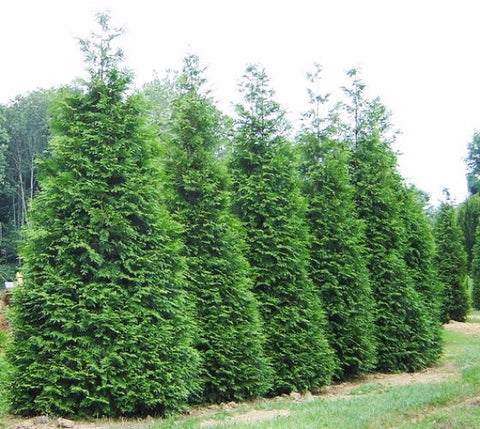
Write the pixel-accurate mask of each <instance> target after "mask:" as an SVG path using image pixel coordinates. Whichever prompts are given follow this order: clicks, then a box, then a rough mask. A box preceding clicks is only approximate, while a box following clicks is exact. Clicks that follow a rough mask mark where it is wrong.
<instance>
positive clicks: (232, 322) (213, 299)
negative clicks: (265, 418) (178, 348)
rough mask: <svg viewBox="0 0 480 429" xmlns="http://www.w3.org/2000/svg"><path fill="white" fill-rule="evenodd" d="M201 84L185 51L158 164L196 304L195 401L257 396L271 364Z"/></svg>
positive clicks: (213, 116) (214, 121) (216, 126)
mask: <svg viewBox="0 0 480 429" xmlns="http://www.w3.org/2000/svg"><path fill="white" fill-rule="evenodd" d="M203 83H204V79H203V77H202V73H201V70H200V69H199V65H198V58H197V57H194V56H190V57H187V58H186V59H185V63H184V70H183V74H182V75H180V77H179V88H178V90H177V91H178V95H177V96H176V98H175V99H174V100H173V107H172V120H171V125H170V128H171V138H170V141H169V145H168V161H167V169H166V170H167V172H168V174H169V184H170V186H171V187H172V196H171V202H170V207H171V210H172V212H173V214H174V217H175V219H176V220H178V222H180V223H181V224H183V225H184V231H183V240H184V243H185V247H184V254H185V256H186V261H187V267H188V271H187V278H188V287H189V291H190V293H191V295H192V296H193V297H194V300H195V302H196V318H197V323H198V334H197V343H196V346H197V349H198V351H199V353H200V356H201V357H202V361H203V366H202V372H201V382H202V390H201V391H200V394H199V400H200V401H204V402H222V401H232V400H242V399H246V398H251V397H257V396H261V395H262V394H264V393H265V392H266V391H267V389H268V388H269V387H270V378H271V370H270V367H269V365H268V362H267V360H266V359H265V357H264V353H263V343H264V341H265V340H264V336H263V334H262V332H261V324H260V315H259V311H258V305H257V302H256V299H255V297H254V295H253V293H252V291H251V287H252V284H251V281H250V279H249V275H250V270H249V266H248V263H247V261H246V260H245V258H244V256H243V252H244V250H245V244H244V242H243V240H242V238H241V237H240V234H239V233H238V225H237V223H238V222H236V221H235V219H234V217H233V215H232V214H231V212H230V195H229V192H228V190H227V187H228V181H229V180H228V173H227V170H226V168H225V166H224V165H223V164H221V162H220V161H219V160H218V158H217V157H216V155H215V152H216V151H217V150H218V148H219V147H220V146H221V144H222V135H221V118H220V113H219V111H218V110H217V109H216V108H215V106H214V104H213V102H212V100H211V99H210V98H209V97H208V95H207V94H205V93H204V92H203V91H204V90H203V87H204V85H203Z"/></svg>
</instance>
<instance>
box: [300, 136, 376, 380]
mask: <svg viewBox="0 0 480 429" xmlns="http://www.w3.org/2000/svg"><path fill="white" fill-rule="evenodd" d="M300 143H301V150H302V165H301V167H302V175H303V179H304V191H305V194H306V196H307V200H308V203H309V204H308V209H307V219H308V221H309V225H310V265H311V278H312V280H313V283H314V285H315V287H316V288H317V290H318V291H319V292H320V295H321V298H322V302H323V305H324V308H325V313H326V316H327V321H328V328H329V342H330V345H331V346H332V348H333V349H334V350H335V353H336V356H337V359H338V363H339V367H338V369H337V371H336V373H335V377H336V378H337V379H345V378H348V377H353V376H358V375H361V374H364V373H365V372H368V371H369V370H371V369H372V368H373V367H374V366H375V339H374V325H373V301H372V296H371V290H370V281H369V275H368V271H367V267H366V258H365V255H364V249H363V226H362V223H361V222H360V221H359V220H358V219H357V218H356V215H355V207H354V202H353V187H352V186H351V184H350V180H349V174H348V159H349V158H348V152H347V151H346V150H345V149H344V148H342V146H341V145H340V144H338V143H335V142H332V141H330V140H328V139H327V138H325V137H324V138H320V139H318V138H317V137H316V136H315V135H313V134H304V135H303V136H302V137H301V139H300Z"/></svg>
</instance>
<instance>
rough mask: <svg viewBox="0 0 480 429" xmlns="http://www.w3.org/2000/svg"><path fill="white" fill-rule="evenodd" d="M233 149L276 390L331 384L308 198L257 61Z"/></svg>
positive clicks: (238, 208) (237, 201) (237, 195)
mask: <svg viewBox="0 0 480 429" xmlns="http://www.w3.org/2000/svg"><path fill="white" fill-rule="evenodd" d="M242 90H243V95H244V98H245V105H244V106H237V111H238V115H239V119H238V128H237V132H236V138H235V141H234V145H233V149H232V152H233V153H232V160H231V167H232V171H233V189H234V198H233V201H234V209H235V212H236V213H237V214H238V216H239V217H240V219H241V220H242V222H243V225H244V227H245V230H246V235H247V244H248V252H247V255H248V259H249V262H250V265H251V267H252V271H253V280H254V291H255V293H256V295H257V298H258V301H259V305H260V310H261V315H262V317H263V322H264V329H265V333H266V337H267V342H266V353H267V356H268V357H269V358H270V360H271V362H272V365H273V370H274V383H273V389H272V393H276V394H279V393H285V392H290V391H292V390H300V391H304V390H310V389H318V388H319V387H320V386H322V385H323V384H325V383H327V382H329V380H330V378H331V375H332V370H333V368H332V367H333V364H332V350H331V349H330V347H329V345H328V343H327V340H326V338H325V334H324V331H325V326H324V325H325V320H324V314H323V311H322V309H321V306H320V302H319V300H318V296H316V294H315V292H314V288H313V285H312V283H311V281H310V279H309V278H308V273H307V268H308V251H307V239H308V236H307V229H306V224H305V218H304V210H305V203H304V200H303V199H302V197H301V195H300V191H299V180H298V177H297V174H296V161H295V158H294V156H293V153H292V147H291V145H290V143H289V142H288V141H287V140H286V138H285V136H284V135H285V131H286V123H285V121H284V119H283V112H282V111H281V110H280V108H279V106H278V104H277V103H276V102H274V101H273V99H272V96H273V91H271V90H270V89H269V88H268V78H267V77H266V75H265V72H264V71H263V70H261V69H259V68H258V67H257V66H250V67H249V68H248V69H247V72H246V74H245V76H244V80H243V86H242Z"/></svg>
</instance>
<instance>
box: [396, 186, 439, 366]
mask: <svg viewBox="0 0 480 429" xmlns="http://www.w3.org/2000/svg"><path fill="white" fill-rule="evenodd" d="M427 201H428V197H425V195H424V194H423V193H422V192H421V191H419V190H418V189H416V188H415V187H409V188H404V190H403V222H404V225H405V232H406V247H405V262H406V264H407V267H408V269H409V270H410V274H411V277H412V279H413V282H414V287H415V289H416V290H417V292H418V293H419V294H420V296H421V298H422V301H423V303H424V304H425V308H426V310H427V311H426V316H427V319H428V323H429V328H428V332H427V334H428V336H427V337H426V338H425V339H426V340H427V345H426V347H425V351H424V353H423V357H424V359H425V362H426V363H427V364H432V363H434V362H435V361H436V360H437V359H438V357H439V356H440V354H441V352H442V325H441V321H440V310H441V284H440V282H439V281H438V278H437V272H436V269H435V263H434V258H435V238H434V236H433V229H432V225H431V222H430V219H429V218H428V217H427V215H426V214H425V211H424V208H425V205H426V203H427Z"/></svg>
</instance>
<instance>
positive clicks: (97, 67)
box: [79, 11, 124, 81]
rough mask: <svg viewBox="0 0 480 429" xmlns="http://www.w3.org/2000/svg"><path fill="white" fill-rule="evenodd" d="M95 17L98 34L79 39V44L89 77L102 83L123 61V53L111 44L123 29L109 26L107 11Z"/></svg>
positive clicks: (108, 13) (93, 33)
mask: <svg viewBox="0 0 480 429" xmlns="http://www.w3.org/2000/svg"><path fill="white" fill-rule="evenodd" d="M96 17H97V24H98V25H99V26H100V32H99V33H95V32H92V33H91V34H90V37H89V38H87V39H79V42H80V47H81V49H82V52H83V53H84V55H85V62H86V64H87V70H88V72H89V73H90V76H91V77H92V79H98V80H101V81H103V80H105V78H106V77H107V75H108V73H109V72H111V71H112V70H114V69H116V68H117V67H118V65H119V64H120V63H121V62H122V60H123V57H124V56H123V51H122V50H121V49H120V48H117V49H115V48H114V47H113V46H112V42H113V41H114V40H115V39H116V38H117V37H118V36H121V35H122V34H123V33H124V29H123V28H122V27H119V28H112V27H111V26H110V19H111V16H110V12H108V11H107V12H100V13H97V15H96Z"/></svg>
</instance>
